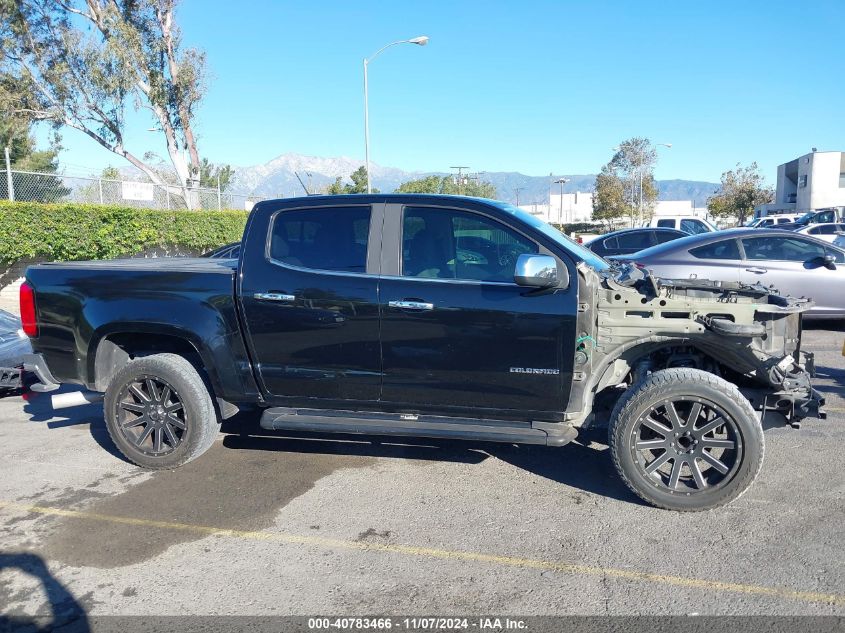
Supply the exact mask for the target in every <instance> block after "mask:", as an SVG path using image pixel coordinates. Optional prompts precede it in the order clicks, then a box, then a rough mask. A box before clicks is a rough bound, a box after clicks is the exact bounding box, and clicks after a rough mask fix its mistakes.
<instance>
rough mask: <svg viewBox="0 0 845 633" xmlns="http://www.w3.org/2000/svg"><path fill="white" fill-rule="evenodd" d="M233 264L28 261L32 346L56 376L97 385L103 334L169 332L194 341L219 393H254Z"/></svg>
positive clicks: (226, 261)
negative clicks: (34, 323)
mask: <svg viewBox="0 0 845 633" xmlns="http://www.w3.org/2000/svg"><path fill="white" fill-rule="evenodd" d="M237 265H238V262H237V260H230V259H208V258H189V257H162V258H154V259H115V260H106V261H91V262H88V261H85V262H64V263H49V264H39V265H36V266H32V267H30V268H29V270H28V272H27V280H28V283H30V284H31V285H32V287H33V288H34V290H35V294H36V310H37V313H38V324H39V336H38V337H37V338H35V339H33V347H34V350H35V352H37V353H43V354H44V355H45V356H46V357H47V358H48V359H49V364H50V369H51V370H52V372H53V375H54V376H55V377H56V378H57V379H58V380H59V381H62V382H77V383H78V382H83V383H84V384H85V385H86V386H88V387H89V388H96V389H98V390H102V389H103V388H104V385H102V384H97V368H96V362H97V358H96V350H97V349H98V347H99V343H100V342H101V341H102V340H103V339H104V338H107V337H115V336H131V337H136V338H137V337H141V336H144V335H145V333H149V336H151V337H153V336H154V337H156V338H157V339H159V340H163V339H165V338H166V336H167V335H168V334H170V335H172V336H174V337H180V338H182V339H185V340H188V341H190V342H191V344H193V345H194V346H195V348H196V349H197V351H198V352H199V353H200V354H201V355H202V356H203V360H204V361H205V362H206V365H207V366H209V367H210V368H211V369H210V371H212V372H214V374H215V375H214V376H212V380H213V381H214V382H215V383H216V384H217V385H218V386H219V387H220V389H221V393H225V394H230V393H236V394H237V395H239V396H240V397H243V395H244V394H245V393H246V394H250V393H254V391H255V387H254V383H252V376H251V371H250V369H249V367H250V363H249V359H248V356H247V353H246V349H245V346H244V343H243V338H242V335H241V330H240V325H239V322H238V313H237V306H236V302H235V298H234V297H235V283H234V282H235V275H236V272H237ZM122 333H126V334H122ZM101 360H102V359H101ZM80 377H82V380H80ZM221 397H224V398H225V397H226V396H225V395H221Z"/></svg>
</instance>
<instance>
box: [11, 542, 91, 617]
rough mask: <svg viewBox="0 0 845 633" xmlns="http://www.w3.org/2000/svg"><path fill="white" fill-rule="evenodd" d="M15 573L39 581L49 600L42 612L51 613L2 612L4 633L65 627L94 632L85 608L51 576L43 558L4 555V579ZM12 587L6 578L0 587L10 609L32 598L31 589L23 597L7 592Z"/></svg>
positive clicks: (25, 555)
mask: <svg viewBox="0 0 845 633" xmlns="http://www.w3.org/2000/svg"><path fill="white" fill-rule="evenodd" d="M14 571H18V572H20V573H23V574H25V575H27V576H31V577H33V578H35V579H36V580H37V581H38V583H39V584H40V586H41V589H42V590H43V592H44V595H45V596H46V597H47V605H44V606H41V607H40V608H39V613H44V612H47V614H45V615H38V616H29V615H23V614H16V613H15V612H14V611H13V610H8V609H5V608H4V611H3V612H2V613H0V631H33V632H37V631H52V630H55V629H57V628H61V630H62V631H69V632H73V633H76V632H84V631H90V630H91V627H90V626H89V621H88V616H87V613H86V611H85V608H84V607H83V605H82V604H80V602H79V601H78V600H77V599H76V598H75V597H74V595H73V594H72V593H71V592H70V591H69V590H68V589H67V588H66V587H65V586H64V585H62V583H60V582H59V581H58V580H57V579H56V578H55V577H54V576H53V575H52V574H51V573H50V570H49V569H48V568H47V565H46V563H45V562H44V559H43V558H41V557H40V556H38V555H36V554H33V553H31V552H10V553H6V552H0V576H5V575H7V574H9V573H10V572H14ZM10 584H11V581H10V580H8V579H6V580H5V581H4V582H3V583H2V585H0V598H2V600H3V603H4V604H6V605H7V606H8V605H11V604H13V603H14V602H16V601H18V600H19V599H25V598H27V597H29V595H30V594H31V593H32V587H31V586H30V587H28V588H27V589H26V590H24V591H22V592H21V594H20V595H18V594H12V593H10V592H9V593H7V592H8V591H9V590H8V587H9V586H10Z"/></svg>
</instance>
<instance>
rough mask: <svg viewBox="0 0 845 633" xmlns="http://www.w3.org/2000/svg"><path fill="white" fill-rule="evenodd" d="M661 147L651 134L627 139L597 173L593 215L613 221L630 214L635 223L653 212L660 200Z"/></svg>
mask: <svg viewBox="0 0 845 633" xmlns="http://www.w3.org/2000/svg"><path fill="white" fill-rule="evenodd" d="M656 163H657V150H656V149H655V148H654V146H653V145H652V144H651V141H649V140H648V139H647V138H643V137H634V138H630V139H628V140H627V141H623V142H622V143H620V144H619V147H618V148H617V149H616V153H615V154H614V155H613V157H612V158H611V159H610V161H609V162H608V163H607V164H606V165H604V167H602V170H601V174H599V176H597V177H596V195H595V196H594V199H593V217H594V218H595V219H597V220H599V219H600V220H602V221H607V222H611V221H612V220H614V219H616V218H620V217H622V216H624V215H628V216H629V217H630V219H631V224H632V225H633V224H634V220H635V217H637V216H641V217H639V219H640V221H642V220H643V219H645V218H646V217H648V216H650V215H651V213H652V210H653V209H654V204H655V202H656V201H657V194H658V192H657V186H656V183H655V180H654V166H655V165H656Z"/></svg>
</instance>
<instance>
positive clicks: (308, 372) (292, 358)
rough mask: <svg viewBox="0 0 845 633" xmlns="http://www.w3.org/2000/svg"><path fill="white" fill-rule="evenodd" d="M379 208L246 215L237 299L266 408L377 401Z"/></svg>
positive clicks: (357, 206) (352, 205) (361, 206)
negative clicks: (295, 403)
mask: <svg viewBox="0 0 845 633" xmlns="http://www.w3.org/2000/svg"><path fill="white" fill-rule="evenodd" d="M383 207H384V205H383V204H376V205H370V204H355V203H354V202H353V201H351V200H350V203H349V204H346V205H343V206H337V205H335V206H316V205H315V206H304V207H297V208H287V207H284V206H283V207H282V208H280V209H279V210H277V211H275V212H272V213H257V214H256V215H255V216H254V217H256V218H259V219H258V220H255V221H256V222H263V223H262V224H261V225H260V226H256V227H253V226H251V227H250V229H249V235H248V240H247V241H245V243H244V246H243V249H244V253H243V255H242V264H241V280H240V284H241V286H240V288H241V290H240V301H241V307H242V312H243V317H244V323H245V325H246V337H247V340H248V344H249V347H250V353H251V354H252V358H253V361H254V363H255V367H256V371H257V373H258V377H259V380H260V383H261V386H262V388H263V391H264V393H265V395H266V396H267V398H268V399H269V400H270V401H271V402H280V401H291V400H296V399H300V400H302V399H308V400H309V401H311V400H313V399H321V400H344V401H345V400H355V401H377V400H378V398H379V394H380V389H381V357H380V350H379V312H378V258H379V248H380V243H381V236H380V229H381V217H382V216H381V211H382V209H383ZM265 218H269V220H268V219H265ZM373 262H375V263H373ZM220 344H225V342H223V341H221V342H220Z"/></svg>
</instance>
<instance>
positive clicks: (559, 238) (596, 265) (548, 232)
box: [484, 200, 610, 271]
mask: <svg viewBox="0 0 845 633" xmlns="http://www.w3.org/2000/svg"><path fill="white" fill-rule="evenodd" d="M484 202H486V203H488V204H489V203H491V202H492V201H490V200H484ZM493 204H495V205H496V206H497V207H499V208H500V209H502V210H503V211H507V212H508V213H510V214H512V215H514V216H516V217H518V218H519V219H520V220H522V221H523V222H525V223H526V224H528V225H530V226H532V227H534V228H535V229H537V230H538V231H540V232H541V233H542V234H543V235H545V236H546V237H549V238H551V239H552V240H554V241H555V242H556V243H557V244H559V245H560V246H561V247H562V248H563V249H564V250H566V251H567V252H569V253H570V254H571V255H572V256H573V257H574V258H575V259H580V260H582V261H584V262H585V263H586V264H587V265H589V266H592V267H593V269H594V270H596V271H603V270H609V269H610V264H609V263H608V262H607V261H606V260H604V259H602V258H601V257H599V256H598V255H596V254H595V253H594V252H593V251H591V250H588V249H586V248H584V247H583V246H581V245H580V244H579V243H578V242H576V241H575V240H573V239H572V238H571V237H569V236H568V235H564V234H563V233H561V232H560V231H558V230H557V229H556V228H555V227H553V226H552V225H551V224H547V223H545V222H543V221H542V220H540V219H539V218H536V217H534V216H533V215H531V214H530V213H528V212H527V211H523V210H522V209H520V208H519V207H515V206H513V205H510V204H507V203H505V202H493Z"/></svg>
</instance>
